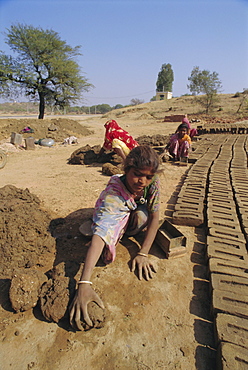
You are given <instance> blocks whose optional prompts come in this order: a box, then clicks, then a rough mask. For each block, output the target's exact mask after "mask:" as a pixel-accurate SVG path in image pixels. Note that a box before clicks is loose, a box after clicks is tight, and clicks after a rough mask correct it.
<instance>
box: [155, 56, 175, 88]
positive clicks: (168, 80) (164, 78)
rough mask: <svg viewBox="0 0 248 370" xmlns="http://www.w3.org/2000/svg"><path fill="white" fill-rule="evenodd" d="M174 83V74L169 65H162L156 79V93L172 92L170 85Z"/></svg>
mask: <svg viewBox="0 0 248 370" xmlns="http://www.w3.org/2000/svg"><path fill="white" fill-rule="evenodd" d="M173 81H174V73H173V70H172V68H171V64H169V63H168V64H163V65H162V67H161V70H160V72H159V73H158V79H157V83H156V86H157V91H158V92H162V91H170V92H172V83H173Z"/></svg>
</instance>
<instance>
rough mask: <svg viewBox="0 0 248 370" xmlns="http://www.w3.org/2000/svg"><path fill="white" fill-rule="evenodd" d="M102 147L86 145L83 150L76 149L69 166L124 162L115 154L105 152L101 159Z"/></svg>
mask: <svg viewBox="0 0 248 370" xmlns="http://www.w3.org/2000/svg"><path fill="white" fill-rule="evenodd" d="M100 149H101V146H100V145H94V146H92V147H91V146H90V145H88V144H87V145H85V146H82V147H81V148H78V149H76V150H75V151H74V152H73V153H72V154H71V156H70V158H69V159H68V163H69V164H86V165H89V164H92V163H96V162H98V163H106V162H110V163H112V164H116V163H117V164H118V163H121V162H122V159H121V158H120V157H119V156H118V155H117V154H115V153H114V152H104V153H102V155H101V156H100V157H99V152H100Z"/></svg>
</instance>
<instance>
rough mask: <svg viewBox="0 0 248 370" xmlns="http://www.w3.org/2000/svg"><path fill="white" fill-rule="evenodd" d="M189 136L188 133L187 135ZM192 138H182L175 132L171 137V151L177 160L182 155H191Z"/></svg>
mask: <svg viewBox="0 0 248 370" xmlns="http://www.w3.org/2000/svg"><path fill="white" fill-rule="evenodd" d="M186 136H187V137H189V136H188V135H186ZM189 148H190V139H189V140H180V139H179V137H178V134H174V135H172V136H171V138H170V144H169V153H170V154H171V155H173V157H174V158H175V159H176V160H180V158H181V157H188V156H189Z"/></svg>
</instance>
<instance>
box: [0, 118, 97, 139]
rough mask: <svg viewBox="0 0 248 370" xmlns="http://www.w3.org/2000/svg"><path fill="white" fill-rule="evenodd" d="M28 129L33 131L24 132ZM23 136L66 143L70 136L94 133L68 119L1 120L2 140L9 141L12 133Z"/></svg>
mask: <svg viewBox="0 0 248 370" xmlns="http://www.w3.org/2000/svg"><path fill="white" fill-rule="evenodd" d="M26 127H30V128H31V130H27V132H24V131H23V130H24V129H25V128H26ZM12 132H15V133H18V134H22V135H23V138H24V139H25V138H27V137H30V136H32V137H34V138H35V139H36V140H40V139H43V138H51V139H53V140H54V141H57V142H60V141H62V142H63V141H64V139H66V138H67V137H69V136H76V137H78V138H79V137H82V136H87V135H91V134H92V133H93V132H92V131H90V130H89V129H88V128H87V127H85V126H83V125H81V124H80V123H79V122H78V121H76V120H73V119H68V118H54V119H43V120H40V119H35V118H25V119H24V118H23V119H12V118H11V119H1V120H0V140H3V139H8V138H9V137H10V136H11V133H12Z"/></svg>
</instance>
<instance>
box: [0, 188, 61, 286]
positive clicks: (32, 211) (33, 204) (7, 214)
mask: <svg viewBox="0 0 248 370" xmlns="http://www.w3.org/2000/svg"><path fill="white" fill-rule="evenodd" d="M0 213H1V218H0V260H1V265H0V277H1V278H5V279H6V278H11V277H12V276H13V275H14V273H15V272H16V271H17V270H18V269H20V268H34V267H37V268H40V269H41V268H47V269H49V268H51V267H52V265H53V261H54V256H55V239H54V238H53V237H52V236H51V234H50V233H49V231H48V228H49V221H50V217H49V215H48V213H47V212H46V211H44V210H43V209H42V208H41V206H40V201H39V199H38V198H37V196H35V195H33V194H31V193H30V192H29V190H28V189H25V190H22V189H18V188H16V187H15V186H12V185H6V186H4V187H3V188H1V189H0Z"/></svg>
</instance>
